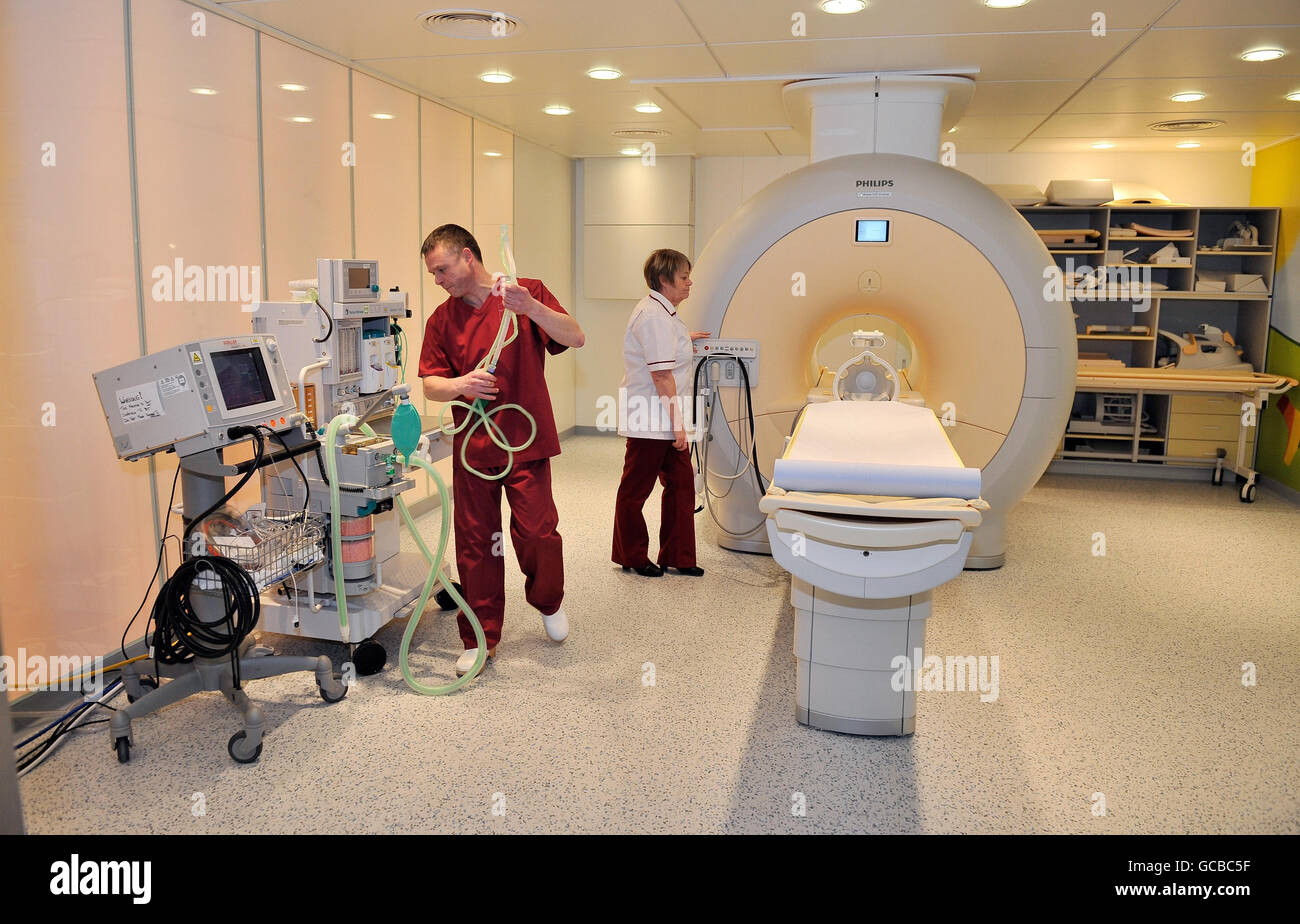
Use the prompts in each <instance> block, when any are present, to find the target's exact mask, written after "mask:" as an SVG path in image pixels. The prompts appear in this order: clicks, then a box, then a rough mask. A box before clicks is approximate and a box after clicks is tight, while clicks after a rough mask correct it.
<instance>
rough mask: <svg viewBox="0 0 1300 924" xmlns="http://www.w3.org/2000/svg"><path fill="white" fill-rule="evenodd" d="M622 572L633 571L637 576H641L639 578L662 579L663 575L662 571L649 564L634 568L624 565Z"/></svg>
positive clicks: (656, 566)
mask: <svg viewBox="0 0 1300 924" xmlns="http://www.w3.org/2000/svg"><path fill="white" fill-rule="evenodd" d="M623 570H624V571H635V572H636V573H637V574H639V575H641V577H663V575H664V569H663V568H660V567H659V566H658V565H656V564H653V563H651V562H646V563H645V564H644V565H639V566H637V567H636V568H632V567H629V566H628V565H624V566H623Z"/></svg>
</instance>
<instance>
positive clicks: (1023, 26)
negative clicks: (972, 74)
mask: <svg viewBox="0 0 1300 924" xmlns="http://www.w3.org/2000/svg"><path fill="white" fill-rule="evenodd" d="M1112 6H1113V7H1115V8H1114V9H1109V10H1107V11H1106V15H1107V23H1106V24H1107V26H1108V28H1109V29H1140V28H1143V27H1145V26H1147V25H1149V24H1150V23H1151V22H1152V21H1153V20H1154V19H1155V17H1157V16H1158V15H1160V12H1161V11H1162V10H1164V9H1165V8H1167V7H1168V6H1169V0H1127V2H1125V3H1123V4H1112ZM681 7H682V9H683V10H684V11H685V12H686V14H687V15H688V16H689V17H690V19H691V22H693V23H694V24H695V26H696V28H697V29H698V30H699V32H700V34H701V36H702V37H703V38H704V40H705V41H706V42H762V41H780V40H784V39H790V38H793V37H794V36H793V35H792V33H791V29H792V27H793V25H794V20H793V17H794V14H795V13H797V12H803V13H804V16H805V19H804V23H805V26H806V34H807V38H809V39H819V38H847V37H855V36H863V35H875V36H898V35H934V34H948V35H951V34H955V33H981V32H994V33H996V32H1035V31H1060V30H1083V31H1087V30H1088V29H1090V28H1091V26H1092V8H1091V7H1090V6H1088V5H1086V4H1081V3H1079V2H1078V0H1036V2H1034V3H1030V4H1028V5H1027V6H1023V7H1019V8H1017V9H1010V10H995V9H990V8H989V7H986V6H984V4H982V3H980V2H979V0H925V2H923V3H918V2H915V0H910V2H909V0H872V2H871V4H870V5H869V6H868V7H867V8H866V9H865V10H863V11H862V12H861V13H854V14H852V15H847V16H842V15H841V16H837V15H831V14H829V13H824V12H822V11H821V10H820V9H818V7H817V4H816V3H813V2H808V0H804V2H791V0H681Z"/></svg>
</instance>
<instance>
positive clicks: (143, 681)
mask: <svg viewBox="0 0 1300 924" xmlns="http://www.w3.org/2000/svg"><path fill="white" fill-rule="evenodd" d="M140 686H141V687H142V688H143V689H144V693H143V694H141V697H143V696H148V695H149V694H150V693H152V692H153V691H154V690H156V689H158V681H157V680H154V679H153V678H152V677H141V678H140ZM141 697H135V696H132V695H131V694H130V693H128V694H126V701H127V702H128V703H133V702H135V701H136V699H138V698H141Z"/></svg>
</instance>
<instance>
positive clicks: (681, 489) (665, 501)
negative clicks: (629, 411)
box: [612, 437, 695, 568]
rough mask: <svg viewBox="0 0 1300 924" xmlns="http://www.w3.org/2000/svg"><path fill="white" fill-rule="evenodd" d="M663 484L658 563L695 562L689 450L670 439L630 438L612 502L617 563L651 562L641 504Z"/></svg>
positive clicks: (692, 474) (667, 565) (681, 565)
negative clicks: (674, 444) (675, 447)
mask: <svg viewBox="0 0 1300 924" xmlns="http://www.w3.org/2000/svg"><path fill="white" fill-rule="evenodd" d="M656 479H658V481H659V483H660V484H662V485H663V498H662V500H661V503H660V522H659V560H658V564H659V566H660V567H662V568H694V567H695V469H694V468H692V466H691V451H690V449H689V447H688V448H686V449H674V448H673V441H672V440H665V439H642V438H638V437H629V438H628V441H627V452H626V454H625V455H624V457H623V478H622V480H621V481H620V482H619V485H618V498H617V499H616V500H615V502H614V552H613V556H612V557H613V560H614V563H615V564H617V565H623V566H625V567H628V568H636V567H639V566H641V565H644V564H645V563H646V562H647V561H649V560H650V559H649V552H650V538H649V534H648V532H647V530H646V525H645V517H644V516H642V514H641V508H642V507H644V506H645V502H646V498H648V497H649V496H650V492H651V491H652V490H653V489H654V486H655V480H656Z"/></svg>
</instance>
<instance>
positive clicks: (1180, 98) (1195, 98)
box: [1169, 91, 1205, 103]
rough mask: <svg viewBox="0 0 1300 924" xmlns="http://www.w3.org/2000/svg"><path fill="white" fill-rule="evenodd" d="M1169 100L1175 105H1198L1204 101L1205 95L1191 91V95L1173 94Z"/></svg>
mask: <svg viewBox="0 0 1300 924" xmlns="http://www.w3.org/2000/svg"><path fill="white" fill-rule="evenodd" d="M1169 98H1170V99H1171V100H1173V101H1174V102H1175V103H1199V102H1200V101H1201V100H1203V99H1205V94H1204V93H1197V92H1195V91H1193V92H1191V93H1175V94H1174V95H1173V96H1171V97H1169Z"/></svg>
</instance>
